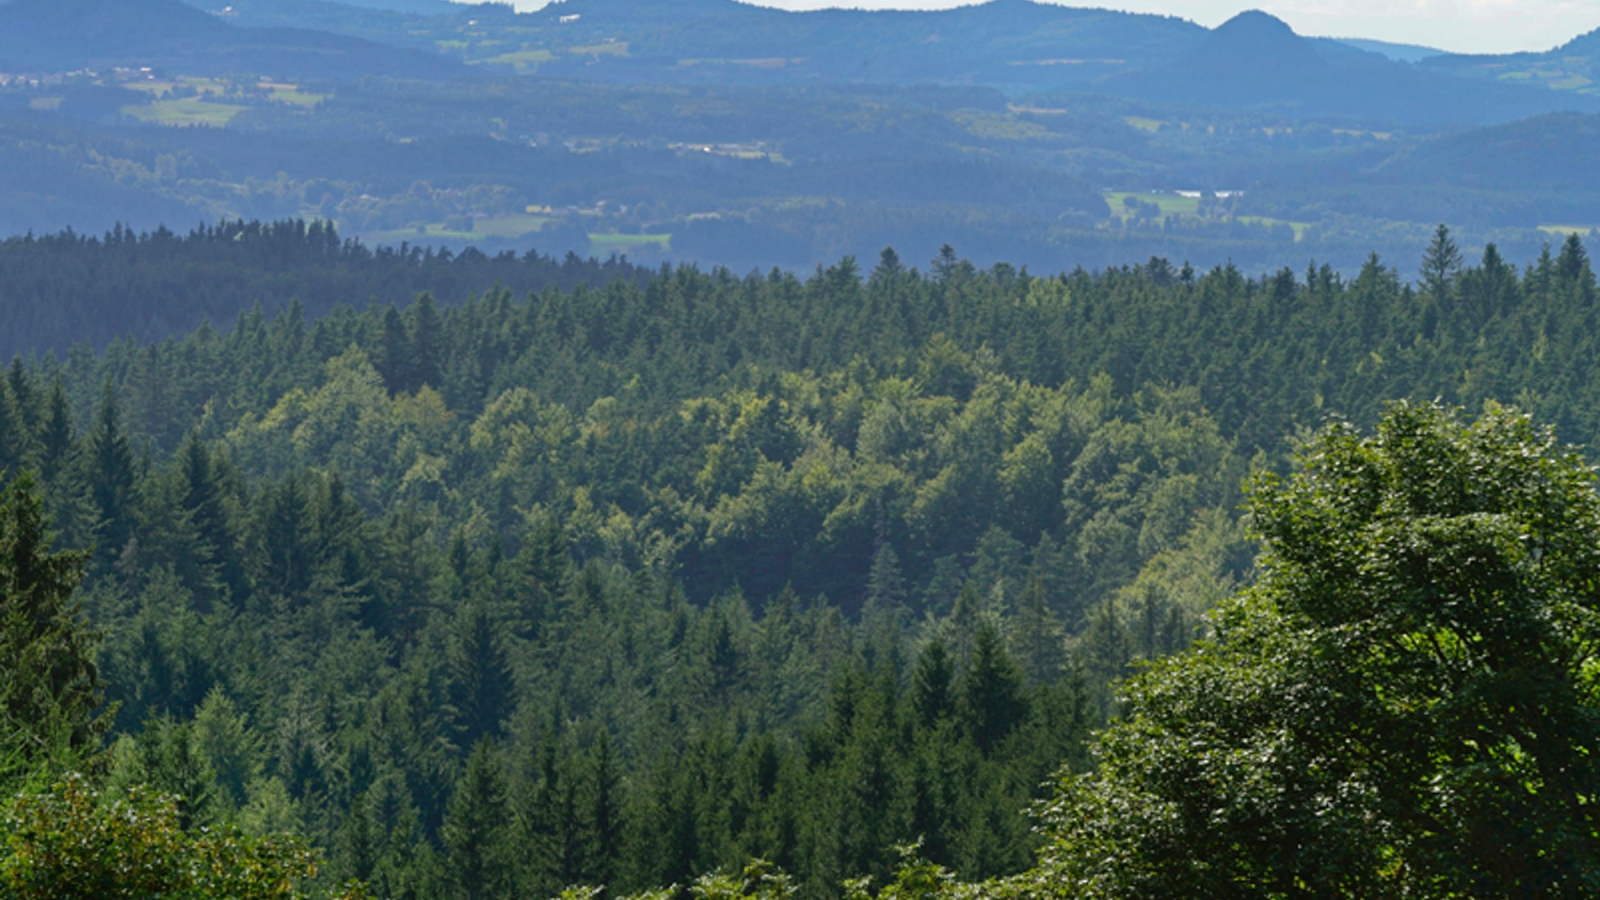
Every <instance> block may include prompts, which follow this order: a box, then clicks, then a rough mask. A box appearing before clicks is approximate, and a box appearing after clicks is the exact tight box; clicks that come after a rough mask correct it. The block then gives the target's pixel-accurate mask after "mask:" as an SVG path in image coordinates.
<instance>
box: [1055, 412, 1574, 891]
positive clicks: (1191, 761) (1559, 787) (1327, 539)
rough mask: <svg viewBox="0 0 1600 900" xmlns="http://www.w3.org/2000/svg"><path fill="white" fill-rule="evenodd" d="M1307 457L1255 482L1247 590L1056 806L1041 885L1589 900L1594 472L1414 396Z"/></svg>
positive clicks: (1134, 688)
mask: <svg viewBox="0 0 1600 900" xmlns="http://www.w3.org/2000/svg"><path fill="white" fill-rule="evenodd" d="M1302 463H1303V470H1302V471H1301V472H1300V473H1299V474H1297V475H1295V476H1293V477H1291V478H1289V479H1288V480H1283V481H1280V480H1276V479H1273V478H1270V477H1264V478H1263V479H1262V480H1261V481H1259V482H1258V483H1257V485H1256V488H1255V490H1254V493H1253V496H1252V500H1251V503H1250V510H1251V515H1252V519H1253V522H1254V527H1255V529H1256V530H1257V533H1258V535H1259V537H1260V539H1261V541H1262V544H1263V556H1262V558H1261V563H1260V573H1259V578H1258V581H1257V583H1256V584H1255V585H1254V586H1253V587H1251V588H1249V589H1247V590H1245V591H1243V592H1242V593H1240V594H1238V595H1237V596H1235V597H1233V598H1232V599H1230V600H1228V601H1227V602H1225V603H1223V604H1222V605H1221V606H1220V607H1219V608H1218V609H1217V610H1216V612H1215V615H1214V618H1213V624H1214V628H1215V634H1214V636H1213V637H1212V638H1211V639H1210V640H1208V641H1205V642H1203V643H1202V644H1200V645H1198V646H1197V647H1196V648H1195V649H1193V650H1192V651H1191V652H1188V653H1184V654H1181V655H1179V656H1175V657H1171V658H1168V659H1165V660H1161V661H1158V662H1155V663H1153V664H1151V665H1150V666H1149V667H1147V668H1146V669H1145V670H1144V671H1143V672H1141V673H1140V674H1139V675H1137V676H1136V677H1134V678H1133V679H1131V680H1130V681H1129V682H1128V683H1127V684H1126V685H1125V694H1126V698H1125V699H1126V706H1125V715H1124V717H1123V718H1122V719H1121V720H1120V721H1118V722H1116V723H1114V724H1113V725H1112V726H1110V727H1109V728H1108V729H1107V730H1106V731H1105V732H1103V733H1102V735H1101V736H1100V738H1099V739H1098V742H1097V753H1098V762H1099V765H1098V767H1097V768H1096V769H1095V770H1094V771H1093V772H1091V773H1088V774H1084V775H1081V776H1076V777H1068V778H1066V779H1065V780H1064V781H1063V785H1062V788H1061V790H1060V791H1059V793H1058V794H1057V796H1056V799H1055V800H1054V801H1052V802H1051V803H1050V804H1048V805H1047V806H1046V807H1045V808H1044V810H1043V813H1044V818H1045V822H1046V830H1047V832H1048V833H1049V835H1050V838H1051V839H1050V841H1049V843H1048V844H1047V846H1046V848H1045V849H1044V851H1043V852H1042V854H1041V858H1040V867H1039V868H1038V869H1037V870H1036V871H1034V872H1032V873H1030V874H1029V875H1027V876H1025V878H1026V879H1027V880H1028V881H1029V882H1030V883H1031V887H1032V888H1034V889H1036V890H1038V891H1039V892H1042V893H1046V894H1061V895H1070V896H1073V897H1084V898H1135V897H1172V896H1182V897H1190V898H1257V897H1259V898H1279V897H1283V898H1288V897H1427V898H1450V897H1472V898H1476V900H1487V898H1502V897H1503V898H1512V897H1574V898H1576V897H1593V896H1597V895H1600V767H1596V765H1595V758H1596V754H1597V753H1600V659H1597V657H1596V650H1597V649H1600V578H1597V575H1600V497H1597V495H1596V492H1595V477H1594V473H1593V471H1592V470H1591V469H1590V468H1589V467H1588V466H1586V465H1585V464H1584V463H1583V462H1582V461H1581V460H1580V459H1579V457H1578V455H1577V453H1576V452H1575V451H1573V450H1570V449H1567V448H1563V447H1561V446H1559V445H1557V443H1556V442H1555V440H1554V438H1553V437H1552V435H1551V433H1550V432H1548V431H1545V430H1541V429H1539V428H1537V427H1535V426H1534V425H1533V424H1531V422H1530V421H1529V419H1527V418H1525V417H1523V416H1521V415H1518V414H1515V413H1512V412H1510V411H1507V410H1504V409H1500V408H1497V407H1490V408H1489V409H1488V411H1487V412H1485V414H1484V415H1483V416H1482V417H1480V418H1478V419H1477V420H1476V421H1472V422H1467V421H1465V420H1464V419H1463V417H1462V415H1461V414H1460V413H1459V412H1457V411H1453V410H1449V409H1445V408H1442V407H1439V406H1430V405H1409V404H1399V405H1396V406H1394V407H1392V408H1391V409H1390V411H1389V412H1388V413H1387V414H1386V416H1385V417H1384V419H1383V420H1382V423H1381V424H1380V426H1379V428H1378V429H1377V432H1376V434H1375V435H1374V436H1371V437H1362V436H1360V435H1359V434H1357V433H1356V432H1355V430H1353V429H1352V428H1350V427H1346V426H1343V425H1335V426H1332V427H1329V428H1327V429H1325V430H1324V431H1323V432H1322V433H1321V434H1320V436H1319V437H1318V438H1317V439H1315V440H1314V441H1313V442H1312V444H1311V445H1310V446H1309V448H1308V449H1307V450H1306V451H1305V453H1304V455H1303V457H1302ZM1028 892H1029V893H1032V892H1033V891H1028Z"/></svg>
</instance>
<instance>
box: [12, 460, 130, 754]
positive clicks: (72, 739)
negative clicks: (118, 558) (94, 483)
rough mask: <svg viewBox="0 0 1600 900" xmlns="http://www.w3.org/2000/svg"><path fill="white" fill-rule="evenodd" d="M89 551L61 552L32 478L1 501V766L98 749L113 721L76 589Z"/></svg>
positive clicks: (93, 637)
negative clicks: (54, 548)
mask: <svg viewBox="0 0 1600 900" xmlns="http://www.w3.org/2000/svg"><path fill="white" fill-rule="evenodd" d="M84 560H85V558H84V556H83V554H79V553H67V552H62V553H54V552H51V548H50V535H49V526H48V524H47V522H46V520H45V515H44V504H43V503H42V502H41V501H40V499H39V497H38V496H37V495H36V494H35V493H34V483H33V479H32V476H30V475H26V474H24V475H22V476H20V477H18V478H16V479H15V480H13V481H12V482H11V483H10V484H9V485H7V486H6V488H5V496H4V500H3V501H0V672H3V673H4V677H3V678H0V767H3V766H4V765H5V764H6V762H8V757H10V756H11V755H12V754H19V755H20V756H21V757H22V758H23V759H30V758H41V757H43V756H45V755H47V754H50V753H53V752H57V751H61V750H67V751H84V750H90V749H92V748H93V747H94V746H95V745H96V744H97V743H98V741H99V740H100V737H101V735H102V734H103V733H104V731H105V727H106V725H107V724H108V719H107V717H106V715H105V712H104V711H103V710H101V709H100V707H101V702H102V700H103V694H104V689H103V687H102V685H101V683H100V673H99V669H98V668H97V667H96V665H95V662H94V655H95V645H96V643H97V641H98V636H97V635H96V634H95V633H94V632H92V631H90V630H89V629H88V627H87V626H86V625H85V624H84V622H83V621H82V620H81V617H80V613H79V605H78V603H77V602H76V601H75V600H74V599H73V596H72V595H73V592H74V591H75V590H76V589H77V587H78V585H79V583H80V582H81V581H82V580H83V568H84Z"/></svg>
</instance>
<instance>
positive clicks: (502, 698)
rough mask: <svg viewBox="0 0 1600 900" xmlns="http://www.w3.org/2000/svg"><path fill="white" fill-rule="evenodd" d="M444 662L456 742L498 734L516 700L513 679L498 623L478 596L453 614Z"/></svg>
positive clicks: (468, 743)
mask: <svg viewBox="0 0 1600 900" xmlns="http://www.w3.org/2000/svg"><path fill="white" fill-rule="evenodd" d="M448 665H449V670H448V671H449V695H450V709H449V714H450V720H451V722H452V723H453V724H454V726H455V730H456V735H457V738H456V739H457V741H458V745H459V746H461V747H463V748H466V747H473V746H476V745H477V744H478V743H479V742H480V741H482V740H483V739H484V738H495V737H499V736H500V735H501V733H502V731H503V728H502V723H503V722H504V720H505V717H506V716H507V715H509V714H510V713H511V711H512V710H513V709H514V708H515V706H516V683H515V681H514V679H513V678H512V675H511V665H510V663H509V662H507V660H506V654H505V648H504V644H503V640H502V638H501V637H500V631H499V628H498V627H497V625H496V624H495V621H494V619H493V618H492V617H491V616H490V614H489V609H488V607H487V606H486V605H485V604H484V603H482V602H481V601H476V600H474V601H472V602H469V603H468V604H466V605H465V606H464V607H462V609H461V612H460V613H459V614H458V615H457V617H456V634H455V638H454V640H453V641H452V642H451V645H450V651H449V662H448Z"/></svg>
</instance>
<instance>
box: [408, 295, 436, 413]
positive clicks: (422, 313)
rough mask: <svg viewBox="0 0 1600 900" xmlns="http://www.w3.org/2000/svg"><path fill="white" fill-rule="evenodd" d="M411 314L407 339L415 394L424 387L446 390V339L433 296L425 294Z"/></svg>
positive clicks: (414, 306) (418, 299)
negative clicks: (443, 377)
mask: <svg viewBox="0 0 1600 900" xmlns="http://www.w3.org/2000/svg"><path fill="white" fill-rule="evenodd" d="M409 312H410V322H409V323H408V325H409V327H408V329H407V336H408V338H409V342H410V346H411V365H410V370H411V371H410V376H411V385H412V390H416V389H419V388H421V387H422V386H423V385H428V386H430V387H432V388H434V389H438V388H441V387H443V386H444V381H443V379H442V378H441V374H442V372H443V366H444V361H445V335H444V325H443V323H441V322H440V320H439V310H438V307H437V305H435V303H434V301H433V295H432V294H427V293H424V294H423V295H422V296H420V297H418V298H417V302H416V303H414V304H412V306H411V309H410V310H409Z"/></svg>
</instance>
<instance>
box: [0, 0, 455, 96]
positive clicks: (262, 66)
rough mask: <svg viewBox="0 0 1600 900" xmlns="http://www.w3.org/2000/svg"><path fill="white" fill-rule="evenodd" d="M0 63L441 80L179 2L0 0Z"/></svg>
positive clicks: (433, 69)
mask: <svg viewBox="0 0 1600 900" xmlns="http://www.w3.org/2000/svg"><path fill="white" fill-rule="evenodd" d="M0 59H5V60H8V61H9V62H10V64H11V65H13V66H16V67H20V68H24V69H36V70H42V71H47V72H59V71H66V70H72V69H78V68H92V67H106V66H115V65H124V66H162V67H168V68H177V69H181V70H183V71H185V72H189V73H193V74H222V73H229V72H259V73H262V74H267V75H274V76H280V77H315V78H359V77H366V76H374V75H378V76H382V75H388V76H402V77H415V78H448V77H453V76H459V75H462V74H466V71H467V70H466V69H464V68H463V67H461V66H460V65H459V64H457V63H454V62H453V61H450V60H447V59H445V58H442V57H440V56H438V55H437V54H431V53H421V52H418V51H415V50H406V49H398V48H393V47H389V46H385V45H383V44H379V43H376V42H373V41H368V40H364V39H360V38H353V37H349V36H342V35H334V34H331V33H327V32H322V31H314V30H309V29H303V28H241V27H236V26H234V25H232V24H229V23H228V22H226V21H224V20H223V19H221V18H218V17H217V16H215V15H210V14H208V13H206V12H203V11H201V10H199V9H197V8H195V7H194V6H191V5H189V4H187V3H184V2H181V0H11V2H9V3H6V4H5V5H3V6H0Z"/></svg>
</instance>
